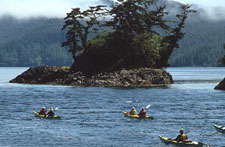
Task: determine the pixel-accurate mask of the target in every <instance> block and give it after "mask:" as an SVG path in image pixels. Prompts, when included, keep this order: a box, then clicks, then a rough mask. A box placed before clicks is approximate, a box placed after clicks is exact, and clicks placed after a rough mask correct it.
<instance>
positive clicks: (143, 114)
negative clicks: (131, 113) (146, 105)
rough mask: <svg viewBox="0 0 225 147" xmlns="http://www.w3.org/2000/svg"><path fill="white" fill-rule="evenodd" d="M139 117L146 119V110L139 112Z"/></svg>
mask: <svg viewBox="0 0 225 147" xmlns="http://www.w3.org/2000/svg"><path fill="white" fill-rule="evenodd" d="M139 117H146V110H145V109H143V110H141V112H140V113H139Z"/></svg>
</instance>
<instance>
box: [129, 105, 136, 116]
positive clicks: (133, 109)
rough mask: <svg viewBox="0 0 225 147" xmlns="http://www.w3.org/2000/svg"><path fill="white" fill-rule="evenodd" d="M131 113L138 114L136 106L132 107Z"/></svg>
mask: <svg viewBox="0 0 225 147" xmlns="http://www.w3.org/2000/svg"><path fill="white" fill-rule="evenodd" d="M130 114H131V115H137V111H136V109H135V107H132V109H131V111H130Z"/></svg>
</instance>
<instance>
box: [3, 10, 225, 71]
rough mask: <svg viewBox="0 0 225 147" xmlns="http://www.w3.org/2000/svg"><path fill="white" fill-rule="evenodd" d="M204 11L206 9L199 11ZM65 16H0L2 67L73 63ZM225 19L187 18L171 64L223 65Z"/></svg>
mask: <svg viewBox="0 0 225 147" xmlns="http://www.w3.org/2000/svg"><path fill="white" fill-rule="evenodd" d="M198 13H203V12H198ZM63 23H64V20H63V18H44V17H40V18H30V19H16V18H14V17H12V16H5V17H3V18H0V28H1V29H0V66H2V67H7V66H9V67H14V66H15V67H30V66H44V65H49V66H62V65H71V64H72V57H71V55H70V54H69V53H68V50H67V48H66V47H61V43H62V42H63V41H65V31H61V28H62V25H63ZM224 24H225V20H209V19H208V18H204V17H202V16H201V15H193V16H191V17H190V18H188V19H187V21H186V26H185V28H184V32H185V33H186V34H185V36H184V38H183V39H182V40H181V41H179V45H180V48H178V49H175V51H174V53H173V54H172V55H171V57H170V61H169V63H170V66H220V65H219V64H218V60H219V59H220V58H222V57H223V55H224V54H225V52H224V49H223V44H224V42H225V40H224V38H225V34H224V33H223V32H225V26H224Z"/></svg>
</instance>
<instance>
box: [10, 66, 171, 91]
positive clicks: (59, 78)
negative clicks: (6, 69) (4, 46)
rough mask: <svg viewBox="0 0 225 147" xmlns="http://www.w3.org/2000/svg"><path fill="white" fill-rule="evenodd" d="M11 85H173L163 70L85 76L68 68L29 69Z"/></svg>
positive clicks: (135, 86) (146, 69)
mask: <svg viewBox="0 0 225 147" xmlns="http://www.w3.org/2000/svg"><path fill="white" fill-rule="evenodd" d="M10 82H11V83H26V84H57V85H58V84H60V85H71V86H94V87H99V86H100V87H123V88H138V87H152V86H165V85H168V84H172V83H173V79H172V77H171V75H170V74H169V73H167V72H166V71H164V70H163V69H150V68H140V69H135V70H125V69H123V70H119V71H114V72H103V73H98V74H94V75H87V74H85V73H82V72H80V71H79V72H71V71H70V70H69V67H48V66H44V67H31V68H30V69H28V70H27V71H25V72H24V73H22V74H21V75H19V76H17V77H16V78H15V79H13V80H11V81H10Z"/></svg>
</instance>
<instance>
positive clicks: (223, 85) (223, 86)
mask: <svg viewBox="0 0 225 147" xmlns="http://www.w3.org/2000/svg"><path fill="white" fill-rule="evenodd" d="M215 89H217V90H225V78H224V79H223V80H222V81H221V82H220V83H219V84H218V85H217V86H216V87H215Z"/></svg>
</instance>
